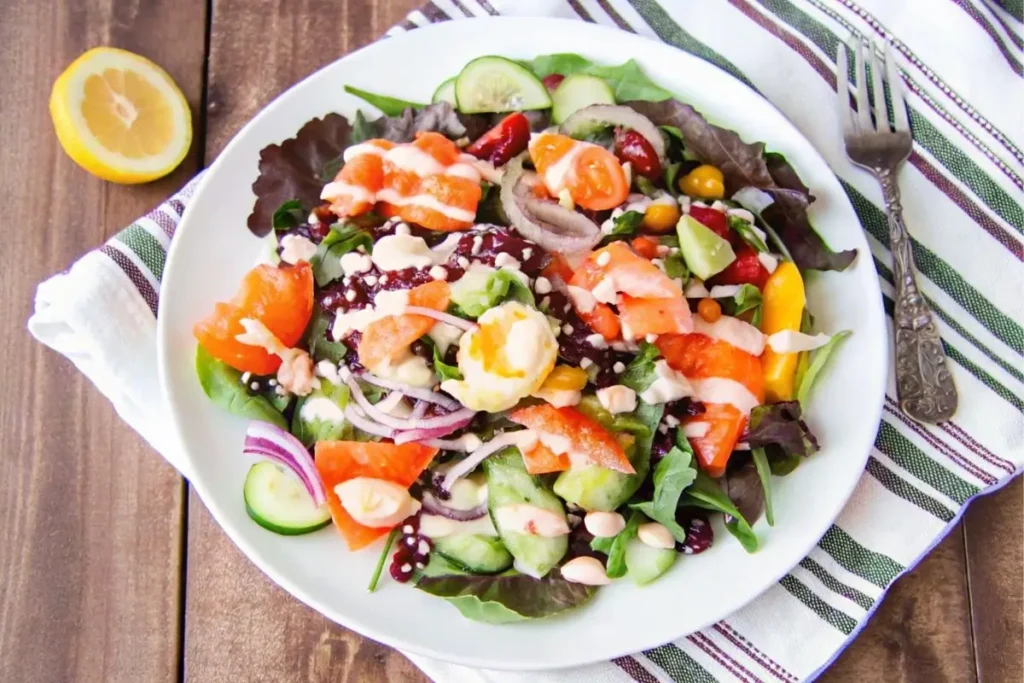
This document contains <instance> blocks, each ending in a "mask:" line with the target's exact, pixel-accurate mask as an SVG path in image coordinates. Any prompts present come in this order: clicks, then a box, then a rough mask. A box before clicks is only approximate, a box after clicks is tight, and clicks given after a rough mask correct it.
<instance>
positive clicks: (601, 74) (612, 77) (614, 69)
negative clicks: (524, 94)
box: [526, 53, 672, 102]
mask: <svg viewBox="0 0 1024 683" xmlns="http://www.w3.org/2000/svg"><path fill="white" fill-rule="evenodd" d="M526 66H527V68H529V69H530V70H531V71H533V72H534V73H535V74H537V76H538V77H539V78H544V77H545V76H550V75H551V74H562V75H563V76H571V75H572V74H590V75H591V76H597V77H598V78H603V79H604V80H605V82H606V83H608V86H609V87H610V88H611V89H612V92H614V93H615V101H616V102H625V101H626V100H649V101H651V102H657V101H659V100H666V99H668V98H670V97H672V93H670V92H669V91H668V90H665V89H664V88H662V87H661V86H660V85H658V84H657V83H655V82H654V81H652V80H651V79H649V78H648V77H647V74H645V73H644V72H643V69H641V68H640V65H639V64H637V63H636V62H635V61H633V60H632V59H630V60H629V61H628V62H626V63H625V64H620V65H619V66H605V65H603V64H595V63H594V62H591V61H590V60H589V59H586V58H585V57H581V56H580V55H577V54H572V53H560V54H552V55H542V56H540V57H535V58H534V59H533V60H531V61H529V62H527V63H526Z"/></svg>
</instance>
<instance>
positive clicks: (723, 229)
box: [690, 206, 739, 246]
mask: <svg viewBox="0 0 1024 683" xmlns="http://www.w3.org/2000/svg"><path fill="white" fill-rule="evenodd" d="M690 215H691V216H693V218H694V220H696V221H697V222H698V223H702V224H704V225H705V226H707V227H709V228H711V232H713V233H715V234H716V235H718V236H719V237H722V238H725V239H727V240H729V242H730V243H732V244H733V245H734V246H735V245H736V244H738V242H736V241H735V240H736V238H737V237H739V235H736V234H734V233H733V231H732V230H730V229H729V219H728V218H727V217H726V215H725V214H724V213H722V212H721V211H717V210H715V209H711V208H708V207H706V206H691V207H690Z"/></svg>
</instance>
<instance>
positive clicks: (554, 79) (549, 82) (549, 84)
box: [541, 74, 565, 92]
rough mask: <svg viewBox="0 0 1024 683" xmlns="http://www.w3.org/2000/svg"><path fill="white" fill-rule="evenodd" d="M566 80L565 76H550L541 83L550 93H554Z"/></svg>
mask: <svg viewBox="0 0 1024 683" xmlns="http://www.w3.org/2000/svg"><path fill="white" fill-rule="evenodd" d="M564 80H565V76H563V75H562V74H549V75H547V76H545V77H544V78H543V79H542V80H541V82H542V83H543V84H544V87H545V88H547V89H548V92H552V91H553V90H554V89H555V88H557V87H558V86H560V85H561V84H562V81H564Z"/></svg>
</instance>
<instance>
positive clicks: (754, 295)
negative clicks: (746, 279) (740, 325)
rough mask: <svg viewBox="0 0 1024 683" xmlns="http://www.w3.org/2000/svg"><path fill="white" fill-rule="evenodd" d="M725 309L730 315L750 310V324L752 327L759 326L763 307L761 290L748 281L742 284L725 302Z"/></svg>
mask: <svg viewBox="0 0 1024 683" xmlns="http://www.w3.org/2000/svg"><path fill="white" fill-rule="evenodd" d="M726 309H727V311H726V312H727V313H728V314H729V315H731V316H738V315H740V314H741V313H746V312H747V311H752V313H751V317H750V324H751V325H753V326H754V327H758V328H759V327H761V313H762V311H763V309H764V301H763V300H762V298H761V290H760V289H758V288H757V287H755V286H754V285H752V284H750V283H746V284H744V285H743V286H741V287H740V289H739V291H738V292H736V294H734V295H733V297H732V300H731V301H727V302H726Z"/></svg>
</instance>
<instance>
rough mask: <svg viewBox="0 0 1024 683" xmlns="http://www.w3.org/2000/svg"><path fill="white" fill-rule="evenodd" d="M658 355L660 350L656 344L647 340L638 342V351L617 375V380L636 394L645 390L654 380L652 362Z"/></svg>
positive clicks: (653, 362)
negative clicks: (620, 373)
mask: <svg viewBox="0 0 1024 683" xmlns="http://www.w3.org/2000/svg"><path fill="white" fill-rule="evenodd" d="M660 356H661V351H659V350H658V347H657V346H655V345H654V344H650V343H648V342H647V341H642V342H640V350H639V352H637V354H636V356H634V357H633V360H631V361H630V362H629V365H627V366H626V369H625V371H624V372H623V373H622V375H620V376H619V382H621V383H622V384H624V385H625V386H627V387H629V388H630V389H632V390H633V391H635V392H636V393H638V394H639V393H641V392H644V391H646V390H647V388H648V387H649V386H651V384H652V383H653V382H654V379H655V374H654V364H655V362H656V361H657V360H658V358H659V357H660Z"/></svg>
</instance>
